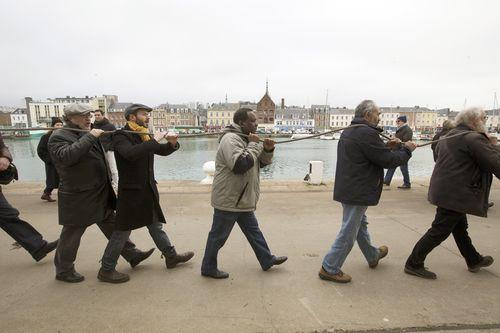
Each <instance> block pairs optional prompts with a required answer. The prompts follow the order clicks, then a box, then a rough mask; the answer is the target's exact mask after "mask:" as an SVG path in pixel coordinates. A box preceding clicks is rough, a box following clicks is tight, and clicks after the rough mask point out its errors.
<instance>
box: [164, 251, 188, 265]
mask: <svg viewBox="0 0 500 333" xmlns="http://www.w3.org/2000/svg"><path fill="white" fill-rule="evenodd" d="M162 256H164V257H165V264H166V265H167V268H168V269H171V268H174V267H175V266H177V264H181V263H184V262H186V261H188V260H189V259H191V258H192V257H193V256H194V252H192V251H189V252H184V253H180V254H178V253H177V252H176V251H175V248H172V250H171V251H170V252H169V253H163V255H162Z"/></svg>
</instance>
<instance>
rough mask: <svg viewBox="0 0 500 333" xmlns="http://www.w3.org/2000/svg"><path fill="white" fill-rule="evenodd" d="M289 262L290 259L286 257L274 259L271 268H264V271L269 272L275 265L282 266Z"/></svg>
mask: <svg viewBox="0 0 500 333" xmlns="http://www.w3.org/2000/svg"><path fill="white" fill-rule="evenodd" d="M287 260H288V257H286V256H282V257H274V259H273V262H272V263H271V266H269V267H266V268H263V270H264V271H267V270H269V268H271V267H273V266H275V265H281V264H282V263H284V262H285V261H287Z"/></svg>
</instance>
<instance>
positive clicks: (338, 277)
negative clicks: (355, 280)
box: [318, 267, 352, 283]
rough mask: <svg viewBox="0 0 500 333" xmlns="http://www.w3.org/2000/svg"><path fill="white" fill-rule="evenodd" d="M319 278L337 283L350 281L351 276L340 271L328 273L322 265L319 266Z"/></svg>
mask: <svg viewBox="0 0 500 333" xmlns="http://www.w3.org/2000/svg"><path fill="white" fill-rule="evenodd" d="M318 275H319V278H320V279H322V280H328V281H333V282H338V283H348V282H351V279H352V278H351V276H350V275H348V274H345V273H344V272H342V271H340V272H338V273H337V274H330V273H328V272H327V271H325V269H324V268H323V267H321V269H320V271H319V273H318Z"/></svg>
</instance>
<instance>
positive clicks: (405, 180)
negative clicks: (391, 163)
mask: <svg viewBox="0 0 500 333" xmlns="http://www.w3.org/2000/svg"><path fill="white" fill-rule="evenodd" d="M399 168H400V169H401V173H402V174H403V184H404V185H408V186H411V183H410V173H409V172H408V163H405V164H401V165H400V166H399ZM395 171H396V169H395V168H394V169H387V173H386V174H385V178H384V184H387V185H390V184H391V180H392V176H394V172H395Z"/></svg>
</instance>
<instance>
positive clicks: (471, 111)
mask: <svg viewBox="0 0 500 333" xmlns="http://www.w3.org/2000/svg"><path fill="white" fill-rule="evenodd" d="M484 114H485V113H484V110H483V109H482V108H479V107H472V108H468V109H465V110H463V111H460V113H459V114H457V116H456V118H455V124H456V125H466V126H468V127H470V128H472V129H474V130H476V131H478V132H485V131H486V125H485V123H484V122H483V121H482V120H483V119H482V118H483V117H484Z"/></svg>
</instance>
